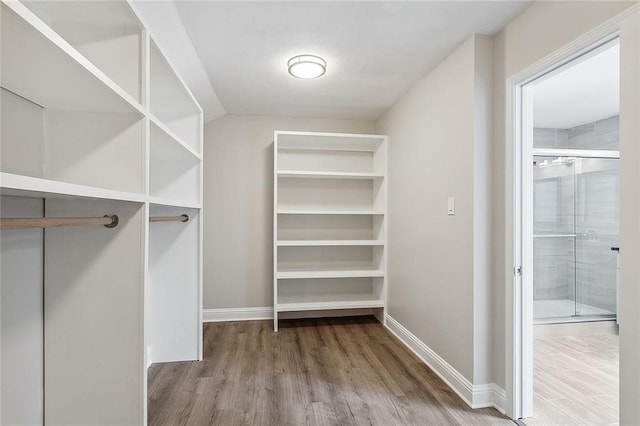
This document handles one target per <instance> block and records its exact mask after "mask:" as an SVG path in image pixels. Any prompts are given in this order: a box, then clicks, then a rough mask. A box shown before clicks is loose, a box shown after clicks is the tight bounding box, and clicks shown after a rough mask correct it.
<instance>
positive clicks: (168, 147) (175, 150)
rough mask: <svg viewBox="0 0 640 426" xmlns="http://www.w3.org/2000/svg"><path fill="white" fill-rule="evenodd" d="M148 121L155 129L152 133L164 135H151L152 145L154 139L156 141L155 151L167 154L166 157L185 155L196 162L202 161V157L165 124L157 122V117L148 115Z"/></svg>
mask: <svg viewBox="0 0 640 426" xmlns="http://www.w3.org/2000/svg"><path fill="white" fill-rule="evenodd" d="M149 120H150V121H151V126H153V127H155V130H154V132H157V131H159V132H161V133H164V135H160V134H159V133H156V135H153V133H152V143H154V139H155V140H158V143H157V145H159V146H158V147H157V150H162V151H165V152H166V153H167V155H168V156H174V155H175V156H178V157H184V158H187V157H185V154H187V155H188V157H189V158H193V159H196V160H202V156H201V155H200V154H199V153H198V152H196V150H195V149H193V148H192V147H191V146H190V145H187V144H186V143H185V142H184V141H183V140H182V139H180V137H179V136H178V135H176V134H175V133H174V132H173V131H172V130H171V129H169V128H168V127H167V126H165V124H164V123H163V122H162V121H160V120H158V118H157V117H155V116H153V115H150V116H149Z"/></svg>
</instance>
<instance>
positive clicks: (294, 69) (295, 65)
mask: <svg viewBox="0 0 640 426" xmlns="http://www.w3.org/2000/svg"><path fill="white" fill-rule="evenodd" d="M287 67H289V74H291V75H292V76H294V77H297V78H306V79H310V78H318V77H320V76H322V75H324V73H325V72H327V63H326V62H325V60H324V59H322V58H321V57H319V56H315V55H298V56H294V57H293V58H291V59H289V62H287Z"/></svg>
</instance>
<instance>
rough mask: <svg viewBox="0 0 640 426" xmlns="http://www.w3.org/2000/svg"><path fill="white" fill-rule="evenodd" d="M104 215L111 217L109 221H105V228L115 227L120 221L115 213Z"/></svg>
mask: <svg viewBox="0 0 640 426" xmlns="http://www.w3.org/2000/svg"><path fill="white" fill-rule="evenodd" d="M104 217H108V218H110V219H111V223H107V224H105V225H104V227H105V228H115V227H116V226H118V224H119V223H120V219H119V218H118V215H116V214H113V215H108V214H105V215H104Z"/></svg>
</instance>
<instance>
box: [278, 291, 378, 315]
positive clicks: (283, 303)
mask: <svg viewBox="0 0 640 426" xmlns="http://www.w3.org/2000/svg"><path fill="white" fill-rule="evenodd" d="M383 307H384V301H382V300H381V299H380V298H379V297H377V296H375V295H373V294H337V295H334V294H326V295H321V296H319V295H313V296H286V297H284V296H281V297H280V298H279V299H278V305H277V310H278V312H293V311H321V310H332V309H366V308H383Z"/></svg>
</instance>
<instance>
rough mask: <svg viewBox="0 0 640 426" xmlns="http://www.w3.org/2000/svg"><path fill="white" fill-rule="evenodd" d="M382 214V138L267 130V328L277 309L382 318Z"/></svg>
mask: <svg viewBox="0 0 640 426" xmlns="http://www.w3.org/2000/svg"><path fill="white" fill-rule="evenodd" d="M386 211H387V138H386V136H380V135H360V134H344V133H315V132H284V131H276V132H275V134H274V215H273V216H274V218H273V222H274V228H273V235H274V247H273V253H274V255H273V257H274V259H273V262H274V276H273V295H274V316H273V318H274V330H276V331H277V330H278V319H279V317H280V315H279V314H280V313H283V312H297V313H298V315H300V313H303V314H302V315H307V316H309V315H310V316H323V315H325V314H330V313H335V311H338V310H345V309H348V310H354V309H357V310H373V312H374V313H375V314H376V316H377V317H378V318H379V319H380V320H382V319H383V318H384V315H383V314H384V311H383V310H384V308H385V305H386V253H385V244H386ZM304 312H307V314H304ZM343 312H344V311H343ZM356 312H358V311H356Z"/></svg>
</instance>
